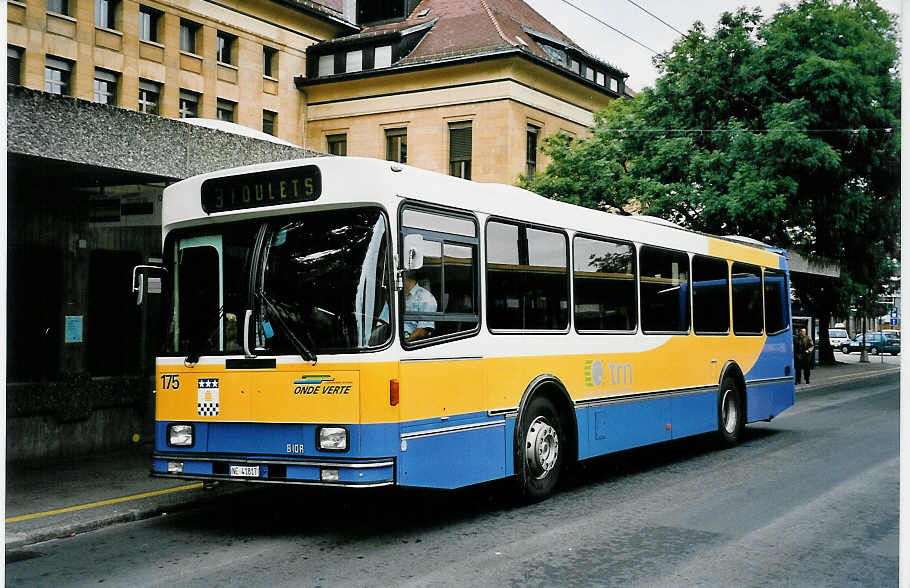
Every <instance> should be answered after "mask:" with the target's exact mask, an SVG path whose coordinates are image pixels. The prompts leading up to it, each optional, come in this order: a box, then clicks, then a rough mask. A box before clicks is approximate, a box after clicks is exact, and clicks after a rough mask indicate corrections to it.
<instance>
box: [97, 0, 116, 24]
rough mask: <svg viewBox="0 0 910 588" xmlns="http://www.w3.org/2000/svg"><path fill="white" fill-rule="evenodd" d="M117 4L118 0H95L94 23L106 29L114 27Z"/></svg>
mask: <svg viewBox="0 0 910 588" xmlns="http://www.w3.org/2000/svg"><path fill="white" fill-rule="evenodd" d="M119 5H120V2H119V0H95V24H96V25H97V26H99V27H104V28H106V29H116V28H117V7H118V6H119Z"/></svg>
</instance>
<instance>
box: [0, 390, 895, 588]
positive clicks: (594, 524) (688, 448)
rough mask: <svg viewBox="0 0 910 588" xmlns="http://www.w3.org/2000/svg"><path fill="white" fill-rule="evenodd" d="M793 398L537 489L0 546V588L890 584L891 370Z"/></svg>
mask: <svg viewBox="0 0 910 588" xmlns="http://www.w3.org/2000/svg"><path fill="white" fill-rule="evenodd" d="M879 382H880V383H878V384H875V385H867V386H865V387H862V386H861V385H858V384H851V385H844V386H841V387H839V388H833V389H830V388H829V389H827V390H820V391H817V392H815V393H811V392H809V393H801V394H800V395H799V396H798V399H797V406H795V407H794V408H792V409H790V410H789V411H787V412H785V413H784V414H783V415H781V416H780V417H779V418H778V419H775V420H774V421H773V422H772V423H762V424H759V425H753V426H750V427H748V428H747V434H746V440H745V442H744V443H743V444H741V445H740V446H738V447H735V448H733V449H729V450H724V451H721V450H717V449H716V448H715V447H714V445H713V443H712V441H711V440H710V439H707V438H699V439H695V440H689V441H684V442H674V443H670V444H664V445H661V446H658V447H654V448H648V449H643V450H635V451H630V452H624V453H622V454H619V455H615V456H609V457H606V458H601V459H598V460H595V461H591V462H587V463H586V464H585V465H584V467H580V468H578V470H577V471H576V472H574V473H573V475H572V476H571V477H570V478H569V479H568V480H567V481H566V483H564V484H563V485H562V487H561V491H560V492H559V493H558V494H557V495H555V496H553V497H552V498H551V499H549V500H547V501H545V502H542V503H539V504H535V505H530V506H516V505H515V504H514V503H513V502H512V499H511V494H510V486H509V485H508V484H506V483H497V484H492V485H485V486H481V487H475V488H470V489H467V490H464V491H459V492H455V493H446V492H386V491H383V492H378V493H377V492H340V493H339V492H334V493H328V492H323V491H313V490H300V489H286V488H266V489H257V490H254V491H251V492H247V493H244V494H243V495H241V496H239V497H238V496H236V495H235V496H232V497H229V498H228V499H225V500H222V501H215V502H213V503H212V504H211V505H208V506H206V507H204V508H201V509H198V510H194V511H189V512H183V513H180V514H175V515H170V516H162V517H158V518H156V519H152V520H147V521H142V522H138V523H130V524H124V525H120V526H116V527H111V528H108V529H105V530H101V531H97V532H93V533H87V534H85V535H80V536H76V537H73V538H69V539H62V540H55V541H50V542H47V543H43V544H38V545H34V546H31V547H29V548H28V549H27V550H25V551H19V552H14V553H10V554H7V565H6V583H7V585H11V586H24V585H41V586H49V585H50V586H69V585H80V586H89V585H91V586H98V585H99V584H102V585H111V584H113V585H129V586H158V585H161V586H173V585H181V586H183V585H188V586H215V585H237V584H240V585H257V586H259V585H262V586H273V585H288V586H359V585H368V586H384V585H406V586H423V585H451V584H473V585H514V586H519V585H520V586H544V585H547V586H550V585H615V586H630V585H635V586H641V585H647V586H693V585H703V586H715V585H718V586H719V585H724V586H730V585H733V586H786V585H794V586H894V585H897V580H898V564H897V556H898V478H899V474H898V457H899V456H898V429H899V424H898V421H899V416H898V410H899V391H898V382H897V377H896V376H895V377H893V378H891V379H888V380H886V381H881V380H880V381H879Z"/></svg>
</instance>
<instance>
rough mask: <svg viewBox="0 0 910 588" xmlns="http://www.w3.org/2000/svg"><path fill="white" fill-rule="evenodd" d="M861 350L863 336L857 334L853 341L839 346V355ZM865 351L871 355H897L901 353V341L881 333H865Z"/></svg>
mask: <svg viewBox="0 0 910 588" xmlns="http://www.w3.org/2000/svg"><path fill="white" fill-rule="evenodd" d="M862 348H863V334H862V333H859V334H858V335H857V336H856V337H853V339H850V340H849V341H847V342H845V343H842V344H841V346H840V350H841V353H850V352H851V351H861V350H862ZM866 351H867V352H868V353H870V354H872V355H878V354H879V353H890V354H891V355H897V354H898V353H900V352H901V340H900V338H899V337H892V336H889V335H887V334H882V333H866Z"/></svg>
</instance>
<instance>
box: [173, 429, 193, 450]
mask: <svg viewBox="0 0 910 588" xmlns="http://www.w3.org/2000/svg"><path fill="white" fill-rule="evenodd" d="M167 444H168V445H170V446H171V447H190V446H191V445H192V444H193V425H168V426H167Z"/></svg>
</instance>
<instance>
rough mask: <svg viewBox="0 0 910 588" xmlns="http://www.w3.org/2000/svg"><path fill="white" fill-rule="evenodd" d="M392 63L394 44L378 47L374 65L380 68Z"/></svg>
mask: <svg viewBox="0 0 910 588" xmlns="http://www.w3.org/2000/svg"><path fill="white" fill-rule="evenodd" d="M391 65H392V46H391V45H383V46H382V47H376V50H375V57H374V59H373V67H374V68H375V69H379V68H382V67H390V66H391Z"/></svg>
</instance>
